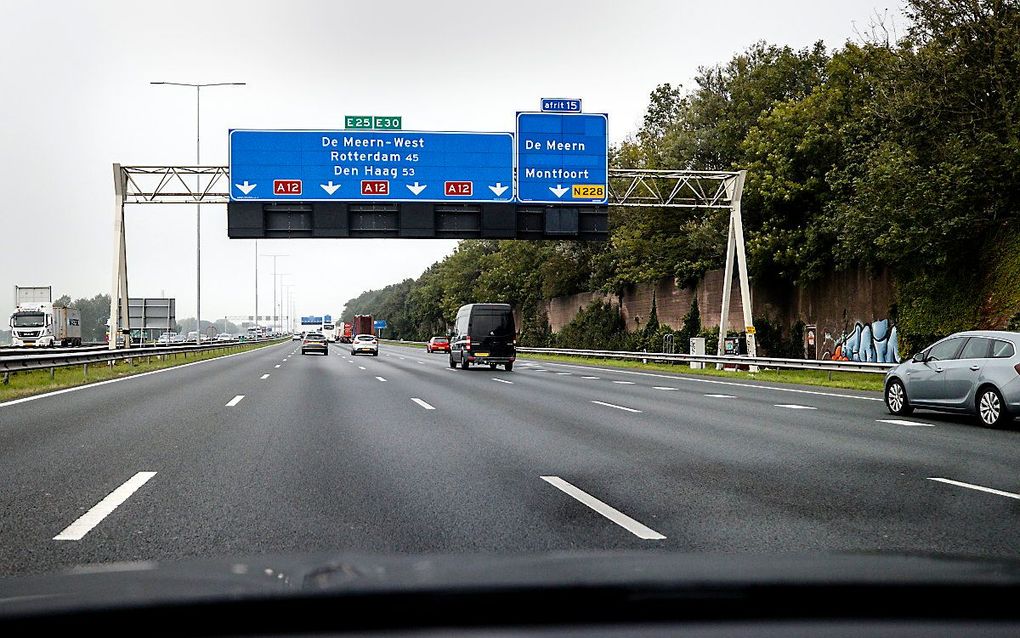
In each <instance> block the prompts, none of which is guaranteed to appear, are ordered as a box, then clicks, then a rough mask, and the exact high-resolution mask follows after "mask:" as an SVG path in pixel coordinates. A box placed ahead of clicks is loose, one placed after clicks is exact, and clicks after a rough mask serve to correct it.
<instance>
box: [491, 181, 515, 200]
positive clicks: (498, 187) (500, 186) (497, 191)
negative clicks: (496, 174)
mask: <svg viewBox="0 0 1020 638" xmlns="http://www.w3.org/2000/svg"><path fill="white" fill-rule="evenodd" d="M508 188H510V187H509V186H503V184H502V183H500V182H496V185H495V186H490V187H489V190H490V191H492V192H493V194H494V195H495V196H496V197H499V196H500V195H502V194H503V193H505V192H506V189H508Z"/></svg>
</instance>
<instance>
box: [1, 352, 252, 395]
mask: <svg viewBox="0 0 1020 638" xmlns="http://www.w3.org/2000/svg"><path fill="white" fill-rule="evenodd" d="M271 347H272V346H264V347H263V348H255V349H254V350H245V351H244V352H235V353H234V354H225V355H223V356H222V357H213V358H212V359H203V360H201V361H192V362H191V363H182V364H181V365H179V366H170V367H169V368H160V369H159V370H149V371H148V372H139V373H138V374H132V375H129V376H126V377H118V378H116V379H107V380H106V381H96V382H95V383H86V384H85V385H76V386H74V387H73V388H64V389H62V390H54V391H53V392H45V393H43V394H33V395H32V396H30V397H22V398H20V399H11V400H10V401H5V402H4V403H0V408H5V407H7V406H9V405H17V404H19V403H28V402H29V401H36V400H38V399H45V398H47V397H55V396H57V395H60V394H67V393H68V392H78V391H81V390H88V389H89V388H98V387H99V386H103V385H109V384H111V383H120V382H121V381H130V380H131V379H140V378H141V377H147V376H149V375H152V374H162V373H164V372H172V371H173V370H180V369H182V368H189V367H191V366H197V365H201V364H203V363H212V362H213V361H222V360H223V359H229V358H230V357H238V356H241V355H242V354H251V353H253V352H258V351H260V350H263V349H265V348H271Z"/></svg>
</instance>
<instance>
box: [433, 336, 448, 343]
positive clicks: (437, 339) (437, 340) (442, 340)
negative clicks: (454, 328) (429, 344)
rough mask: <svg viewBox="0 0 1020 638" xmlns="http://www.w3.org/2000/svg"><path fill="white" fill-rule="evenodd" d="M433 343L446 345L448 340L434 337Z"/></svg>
mask: <svg viewBox="0 0 1020 638" xmlns="http://www.w3.org/2000/svg"><path fill="white" fill-rule="evenodd" d="M434 341H435V342H436V343H446V342H447V341H449V339H447V338H446V337H436V338H435V339H434Z"/></svg>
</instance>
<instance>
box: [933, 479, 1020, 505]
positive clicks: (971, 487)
mask: <svg viewBox="0 0 1020 638" xmlns="http://www.w3.org/2000/svg"><path fill="white" fill-rule="evenodd" d="M928 480H929V481H938V482H939V483H948V484H949V485H956V486H957V487H966V488H967V489H969V490H977V491H979V492H988V493H989V494H996V495H998V496H1005V497H1006V498H1015V499H1018V500H1020V494H1014V493H1013V492H1003V491H1002V490H995V489H992V488H990V487H983V486H981V485H974V484H973V483H964V482H963V481H954V480H953V479H947V478H938V477H936V476H929V477H928Z"/></svg>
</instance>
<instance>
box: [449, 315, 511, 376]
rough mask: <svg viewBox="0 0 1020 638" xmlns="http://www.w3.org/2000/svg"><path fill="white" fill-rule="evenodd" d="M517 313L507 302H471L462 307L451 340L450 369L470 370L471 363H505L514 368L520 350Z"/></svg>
mask: <svg viewBox="0 0 1020 638" xmlns="http://www.w3.org/2000/svg"><path fill="white" fill-rule="evenodd" d="M516 337H517V330H516V328H515V327H514V313H513V311H512V310H511V308H510V304H506V303H472V304H468V305H466V306H461V307H460V310H458V311H457V321H456V323H455V324H454V327H453V334H452V335H451V339H450V367H451V368H456V367H457V364H458V363H459V364H460V367H461V369H463V370H467V369H468V366H469V365H471V364H472V363H482V364H485V363H487V364H489V367H490V368H493V369H495V367H496V366H497V365H499V364H502V365H503V366H504V367H505V368H506V369H507V371H508V372H509V371H510V370H513V369H514V359H516V358H517V351H516V349H515V348H514V344H516V343H517V341H516Z"/></svg>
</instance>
